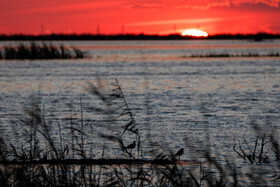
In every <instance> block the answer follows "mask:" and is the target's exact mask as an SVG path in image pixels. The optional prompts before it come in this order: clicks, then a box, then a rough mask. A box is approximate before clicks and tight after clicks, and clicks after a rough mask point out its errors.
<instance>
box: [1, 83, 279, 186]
mask: <svg viewBox="0 0 280 187" xmlns="http://www.w3.org/2000/svg"><path fill="white" fill-rule="evenodd" d="M88 91H89V92H90V93H91V94H93V95H94V96H95V97H96V98H97V99H98V100H99V101H100V103H102V105H100V106H91V107H87V110H90V111H91V112H94V113H101V114H104V116H106V120H107V121H108V124H110V125H109V126H107V124H104V126H105V127H106V129H109V130H108V131H104V132H95V134H97V135H98V136H99V137H100V138H102V139H103V140H104V141H110V142H112V143H114V144H115V145H116V146H117V147H118V149H119V155H117V158H115V159H110V158H109V159H108V158H105V157H104V153H105V151H106V148H105V147H104V148H103V151H102V156H101V158H97V159H96V158H95V157H94V156H93V155H94V153H95V152H96V151H97V150H96V149H95V148H93V147H88V143H89V142H92V141H93V136H92V135H93V134H94V132H93V130H92V129H93V128H92V126H94V123H93V122H92V121H90V120H86V119H85V118H84V108H85V106H84V104H83V100H82V98H81V99H80V101H79V108H78V109H75V108H74V107H73V105H71V104H69V106H68V107H69V110H68V111H69V117H68V118H67V119H58V118H56V117H55V116H54V115H46V114H47V112H46V111H45V110H44V107H41V105H40V101H39V100H38V99H34V100H33V101H34V102H33V103H32V104H31V106H29V107H26V109H25V115H24V117H23V118H21V119H20V122H19V123H20V125H21V128H20V129H21V130H20V131H19V132H16V133H15V136H17V139H20V137H24V138H23V139H24V140H25V141H18V142H17V143H15V142H14V143H10V142H9V141H5V140H4V138H3V134H2V136H0V184H1V186H32V185H34V186H247V185H248V186H252V185H253V186H258V185H259V186H268V185H271V184H273V185H276V186H277V185H278V184H279V183H280V181H279V179H280V175H279V174H280V172H279V171H280V162H279V158H280V156H279V155H280V149H279V144H278V141H277V140H276V138H275V137H276V135H275V134H274V131H264V130H263V129H261V128H259V127H258V126H257V125H256V124H255V123H253V124H252V127H253V130H254V131H255V133H256V141H255V144H253V145H254V146H253V147H252V148H251V147H250V146H249V144H248V141H247V140H246V139H244V140H238V143H235V144H234V145H233V150H234V151H235V152H236V156H237V157H240V161H243V160H245V161H248V162H247V164H248V165H253V164H256V163H258V164H266V163H267V162H268V161H272V159H276V164H278V166H277V167H276V168H277V171H273V172H275V173H276V174H275V176H274V177H273V179H271V180H267V178H265V177H264V176H262V175H259V173H258V172H256V170H254V169H251V170H249V171H246V172H243V171H240V168H238V167H236V165H235V163H234V162H232V161H229V160H226V162H225V163H220V162H218V161H217V160H216V159H215V157H213V156H212V155H213V154H215V153H214V152H212V151H211V147H207V148H206V149H205V151H203V152H200V153H197V155H196V156H197V158H203V161H201V159H200V160H199V159H197V160H196V159H195V158H194V159H193V160H190V161H186V160H180V156H181V155H182V154H184V149H180V150H179V151H178V152H177V153H175V152H173V151H172V150H165V149H161V148H158V149H153V150H143V147H142V139H141V132H140V130H139V129H138V128H137V123H136V120H135V117H134V114H133V111H132V110H131V109H130V108H129V105H128V103H127V101H126V98H125V96H124V93H123V91H122V89H121V86H120V85H119V83H118V81H117V80H116V81H115V83H114V85H113V86H112V89H110V90H109V91H108V90H106V89H105V88H104V85H103V84H102V82H101V81H98V84H97V86H95V85H90V86H89V89H88ZM114 131H115V132H116V133H114ZM54 132H56V133H54ZM65 136H67V139H65ZM127 136H130V139H129V141H128V140H127V139H126V137H127ZM131 140H132V141H133V143H132V144H130V143H131ZM184 148H185V149H187V148H190V145H189V143H187V142H186V145H185V146H184ZM268 150H272V153H273V154H269V153H268V152H267V151H268ZM195 151H196V150H194V152H195ZM144 152H151V153H152V155H153V156H152V158H149V159H147V158H145V156H143V155H145V154H144ZM260 167H261V166H260ZM244 176H245V177H246V182H247V183H245V184H244V183H242V182H240V181H241V180H244Z"/></svg>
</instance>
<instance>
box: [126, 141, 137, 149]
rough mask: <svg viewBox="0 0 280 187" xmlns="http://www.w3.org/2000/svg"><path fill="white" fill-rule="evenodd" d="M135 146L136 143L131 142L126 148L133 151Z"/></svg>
mask: <svg viewBox="0 0 280 187" xmlns="http://www.w3.org/2000/svg"><path fill="white" fill-rule="evenodd" d="M135 146H136V143H135V141H133V143H132V144H129V145H128V146H127V147H126V148H127V149H133V148H134V147H135Z"/></svg>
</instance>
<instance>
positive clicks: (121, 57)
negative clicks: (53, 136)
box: [0, 40, 280, 159]
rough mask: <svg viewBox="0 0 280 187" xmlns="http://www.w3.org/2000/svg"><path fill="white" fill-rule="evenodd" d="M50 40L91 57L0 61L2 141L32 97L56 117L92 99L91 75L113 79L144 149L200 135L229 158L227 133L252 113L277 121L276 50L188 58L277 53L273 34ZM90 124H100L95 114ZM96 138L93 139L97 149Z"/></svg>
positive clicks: (245, 130) (246, 127) (239, 132)
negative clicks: (266, 37) (240, 38)
mask: <svg viewBox="0 0 280 187" xmlns="http://www.w3.org/2000/svg"><path fill="white" fill-rule="evenodd" d="M11 43H12V42H1V43H0V46H4V45H7V44H8V45H10V44H11ZM55 43H57V44H61V43H63V44H64V45H65V46H75V47H77V48H80V49H82V50H84V51H87V53H88V55H89V56H90V58H86V59H78V60H33V61H29V60H13V61H5V60H1V61H0V88H1V90H0V92H1V94H0V124H1V132H2V133H3V132H5V133H4V136H5V138H6V139H8V140H9V139H11V137H12V134H13V132H14V131H15V129H14V128H15V127H12V126H13V125H12V124H18V123H17V121H18V120H19V119H20V118H22V115H23V114H24V112H23V111H24V107H25V106H28V104H29V103H30V102H31V101H32V100H33V99H34V97H35V96H36V97H40V98H41V102H42V105H43V106H44V108H45V110H46V111H48V112H51V113H53V114H55V115H56V117H57V118H63V117H66V116H67V115H68V113H67V110H68V108H67V104H68V103H73V104H77V110H79V106H78V105H79V102H80V98H82V100H83V104H84V106H85V108H86V106H94V105H97V103H98V102H97V99H96V97H94V96H93V95H91V94H89V93H88V92H87V91H86V88H88V86H89V84H90V83H93V84H94V83H96V79H97V77H99V78H100V79H102V80H103V81H104V82H105V83H104V84H106V82H109V83H110V82H114V80H115V79H117V80H118V81H119V84H120V85H121V87H122V90H123V92H124V94H125V96H126V100H127V102H128V104H129V107H130V108H131V109H132V111H133V113H134V115H135V119H136V121H137V127H138V128H139V131H140V134H141V136H142V138H143V142H144V144H143V146H144V148H146V149H149V144H148V142H149V141H154V142H159V144H160V145H161V146H162V147H165V148H170V149H172V150H174V151H176V150H178V149H179V148H181V147H184V146H185V145H187V144H192V145H193V144H194V143H195V144H197V145H204V144H205V142H207V143H208V144H211V145H213V150H214V151H215V152H217V155H221V156H227V157H236V155H235V154H234V153H233V150H232V145H233V142H234V139H240V138H241V139H242V137H243V136H244V135H245V136H246V137H248V139H250V137H251V138H253V137H254V133H253V131H252V127H251V125H250V124H251V122H252V120H255V121H256V123H258V124H260V125H262V126H265V125H267V124H268V121H269V123H271V124H272V125H276V126H277V125H279V120H280V115H279V110H280V58H279V57H232V58H191V55H193V54H195V55H197V54H199V55H204V54H211V53H214V54H223V53H227V54H250V53H257V54H261V55H263V54H270V53H275V52H280V41H279V40H271V41H263V42H253V41H245V40H244V41H235V40H234V41H230V40H229V41H221V40H219V41H214V40H213V41H73V42H71V41H70V42H55ZM109 83H108V84H109ZM84 115H85V118H86V119H91V120H94V119H96V120H97V119H99V117H100V116H99V117H98V115H96V114H93V113H92V112H91V111H87V110H86V109H85V111H84ZM17 128H20V127H18V125H17ZM94 130H95V131H102V124H101V122H100V121H99V123H97V124H96V126H95V129H94ZM65 136H67V135H65ZM145 141H146V142H145ZM102 144H103V143H102V141H100V139H99V138H96V140H95V143H94V146H96V149H101V147H102V146H100V145H102ZM196 149H199V146H198V148H196ZM99 156H100V151H98V153H97V156H96V157H99ZM183 157H184V158H183V159H189V157H188V155H186V154H185V155H183Z"/></svg>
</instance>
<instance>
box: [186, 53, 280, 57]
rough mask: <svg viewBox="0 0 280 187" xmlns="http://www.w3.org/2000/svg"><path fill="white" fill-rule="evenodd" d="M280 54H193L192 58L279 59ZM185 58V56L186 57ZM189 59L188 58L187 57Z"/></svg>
mask: <svg viewBox="0 0 280 187" xmlns="http://www.w3.org/2000/svg"><path fill="white" fill-rule="evenodd" d="M279 56H280V52H274V53H257V52H256V53H236V54H233V53H207V54H192V55H190V57H192V58H231V57H279ZM184 57H185V56H184ZM186 57H188V56H186Z"/></svg>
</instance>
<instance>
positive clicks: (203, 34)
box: [182, 29, 208, 37]
mask: <svg viewBox="0 0 280 187" xmlns="http://www.w3.org/2000/svg"><path fill="white" fill-rule="evenodd" d="M182 36H196V37H207V36H208V33H207V32H204V31H202V30H198V29H188V30H185V31H183V32H182Z"/></svg>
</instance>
